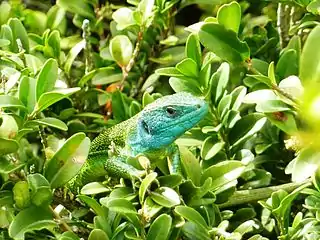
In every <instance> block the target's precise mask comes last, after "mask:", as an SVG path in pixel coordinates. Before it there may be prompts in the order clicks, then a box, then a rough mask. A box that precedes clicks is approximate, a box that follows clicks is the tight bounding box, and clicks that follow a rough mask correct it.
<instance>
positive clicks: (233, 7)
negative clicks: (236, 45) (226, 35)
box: [217, 1, 241, 33]
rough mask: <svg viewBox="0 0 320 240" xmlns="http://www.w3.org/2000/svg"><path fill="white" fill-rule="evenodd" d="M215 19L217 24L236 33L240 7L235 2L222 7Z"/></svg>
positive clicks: (239, 19)
mask: <svg viewBox="0 0 320 240" xmlns="http://www.w3.org/2000/svg"><path fill="white" fill-rule="evenodd" d="M217 18H218V22H219V24H221V25H223V26H224V27H225V28H226V29H230V30H232V31H234V32H236V33H238V31H239V26H240V21H241V7H240V5H239V4H238V3H237V2H235V1H233V2H232V3H229V4H224V5H222V6H221V7H220V8H219V11H218V13H217Z"/></svg>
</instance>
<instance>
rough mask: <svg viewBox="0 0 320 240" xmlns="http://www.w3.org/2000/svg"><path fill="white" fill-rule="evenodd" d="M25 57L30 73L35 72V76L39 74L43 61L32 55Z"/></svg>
mask: <svg viewBox="0 0 320 240" xmlns="http://www.w3.org/2000/svg"><path fill="white" fill-rule="evenodd" d="M24 56H25V58H26V65H27V67H28V68H29V69H30V71H32V72H33V74H37V73H38V71H39V70H40V69H41V67H42V65H43V62H42V60H40V58H38V57H36V56H34V55H31V54H25V55H24ZM23 77H27V76H23Z"/></svg>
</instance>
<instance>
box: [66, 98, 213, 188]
mask: <svg viewBox="0 0 320 240" xmlns="http://www.w3.org/2000/svg"><path fill="white" fill-rule="evenodd" d="M207 112H208V104H207V103H206V102H205V101H204V100H202V99H200V98H198V97H195V96H193V95H191V94H190V93H185V92H180V93H176V94H173V95H168V96H164V97H161V98H159V99H157V100H155V101H154V102H152V103H150V104H148V105H147V106H146V107H145V108H144V109H143V110H142V111H141V112H139V113H138V114H136V115H135V116H133V117H132V118H130V119H128V120H126V121H124V122H121V123H119V124H117V125H115V126H113V127H111V128H108V129H106V130H104V131H103V132H102V133H100V135H98V136H97V137H96V138H95V139H94V140H93V141H92V143H91V146H90V150H89V155H88V159H87V161H86V163H85V164H84V166H83V167H82V168H81V170H80V171H79V173H78V174H77V175H76V176H75V177H74V178H73V179H71V181H69V183H68V185H69V188H70V189H71V190H75V189H77V190H79V188H81V187H82V186H83V185H85V184H87V183H89V182H93V181H97V180H98V179H99V178H101V177H103V176H105V175H111V176H118V177H123V178H127V179H132V178H139V177H140V176H141V171H139V170H137V169H135V168H134V167H133V166H131V165H129V164H127V163H126V160H127V159H128V158H131V157H132V158H134V157H136V156H137V155H139V154H143V155H145V156H146V157H148V158H149V159H150V161H151V162H153V161H156V160H159V159H164V158H166V157H168V158H169V160H170V163H171V164H170V169H169V170H170V172H171V173H175V172H179V171H180V153H179V149H178V147H177V145H176V144H175V143H174V141H175V140H176V139H177V138H178V137H180V136H181V135H183V134H184V133H185V132H186V131H188V130H189V129H191V128H192V127H194V126H195V125H196V124H197V123H198V122H199V121H200V120H201V119H203V118H204V116H205V115H206V114H207Z"/></svg>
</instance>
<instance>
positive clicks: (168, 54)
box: [149, 46, 185, 66]
mask: <svg viewBox="0 0 320 240" xmlns="http://www.w3.org/2000/svg"><path fill="white" fill-rule="evenodd" d="M184 49H185V48H184V47H183V46H176V47H171V48H167V49H165V50H163V51H162V52H161V53H160V56H159V57H158V58H154V57H150V58H149V60H150V61H151V62H156V63H159V64H163V65H166V66H173V65H175V64H177V63H178V62H180V61H182V60H183V59H184V58H185V52H184Z"/></svg>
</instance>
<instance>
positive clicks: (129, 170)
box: [104, 155, 145, 180]
mask: <svg viewBox="0 0 320 240" xmlns="http://www.w3.org/2000/svg"><path fill="white" fill-rule="evenodd" d="M127 159H128V157H127V156H121V155H115V156H112V157H111V158H109V159H107V160H106V162H105V164H104V168H105V170H106V171H107V172H108V175H112V176H115V177H121V178H125V179H131V180H132V179H134V178H137V179H139V180H141V177H142V176H143V175H144V174H145V171H143V170H138V169H136V168H135V167H133V166H131V165H129V164H127V163H126V161H127Z"/></svg>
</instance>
